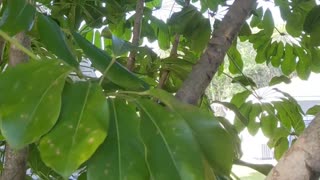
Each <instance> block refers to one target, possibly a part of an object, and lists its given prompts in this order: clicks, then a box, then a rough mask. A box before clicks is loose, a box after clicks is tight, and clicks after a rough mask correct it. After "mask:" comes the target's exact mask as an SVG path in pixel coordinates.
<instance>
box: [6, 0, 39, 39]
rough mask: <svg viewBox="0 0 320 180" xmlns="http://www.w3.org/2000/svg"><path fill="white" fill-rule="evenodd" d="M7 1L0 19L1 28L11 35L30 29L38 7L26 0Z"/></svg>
mask: <svg viewBox="0 0 320 180" xmlns="http://www.w3.org/2000/svg"><path fill="white" fill-rule="evenodd" d="M7 3H8V4H7V6H5V10H4V12H3V14H2V18H1V21H0V29H1V30H2V31H5V32H7V33H8V34H10V35H15V34H17V33H19V32H21V31H28V30H30V29H31V28H32V26H33V23H34V16H35V12H36V9H35V8H34V7H33V6H32V5H31V4H29V3H28V2H27V1H25V0H10V1H8V2H7Z"/></svg>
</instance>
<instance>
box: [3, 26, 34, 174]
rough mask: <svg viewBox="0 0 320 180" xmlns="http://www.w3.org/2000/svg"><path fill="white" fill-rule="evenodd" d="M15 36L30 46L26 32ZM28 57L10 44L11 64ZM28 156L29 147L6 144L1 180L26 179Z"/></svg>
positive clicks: (23, 43)
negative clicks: (15, 147) (16, 147)
mask: <svg viewBox="0 0 320 180" xmlns="http://www.w3.org/2000/svg"><path fill="white" fill-rule="evenodd" d="M15 38H16V39H17V41H18V42H20V43H21V44H22V45H23V46H24V47H26V48H30V44H31V43H30V39H29V38H28V37H27V36H26V34H25V33H24V32H21V33H19V34H17V35H16V36H15ZM28 59H29V57H28V56H27V55H26V54H24V53H23V52H21V51H20V50H19V49H17V47H15V46H14V45H11V46H10V54H9V66H12V67H14V66H16V65H17V64H20V63H25V62H27V61H28ZM22 91H23V90H22ZM21 93H23V92H21ZM27 157H28V148H27V147H26V148H23V149H20V150H15V149H12V148H11V147H10V146H9V145H8V144H6V149H5V161H4V170H3V172H2V176H1V180H24V179H25V177H26V168H27Z"/></svg>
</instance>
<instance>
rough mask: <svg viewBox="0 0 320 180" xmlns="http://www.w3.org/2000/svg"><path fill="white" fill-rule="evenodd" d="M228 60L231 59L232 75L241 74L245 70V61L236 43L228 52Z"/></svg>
mask: <svg viewBox="0 0 320 180" xmlns="http://www.w3.org/2000/svg"><path fill="white" fill-rule="evenodd" d="M227 55H228V59H229V62H230V63H229V71H230V73H232V74H241V73H242V70H243V61H242V58H241V54H240V53H239V51H238V49H237V47H236V43H233V45H232V46H231V47H230V48H229V50H228V52H227Z"/></svg>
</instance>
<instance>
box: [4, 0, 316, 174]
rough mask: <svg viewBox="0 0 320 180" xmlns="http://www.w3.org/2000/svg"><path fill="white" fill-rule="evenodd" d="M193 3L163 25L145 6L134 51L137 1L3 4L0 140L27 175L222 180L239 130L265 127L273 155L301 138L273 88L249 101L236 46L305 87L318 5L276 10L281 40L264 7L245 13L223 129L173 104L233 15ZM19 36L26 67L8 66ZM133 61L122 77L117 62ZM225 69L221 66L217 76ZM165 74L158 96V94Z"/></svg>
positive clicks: (293, 115)
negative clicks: (236, 88)
mask: <svg viewBox="0 0 320 180" xmlns="http://www.w3.org/2000/svg"><path fill="white" fill-rule="evenodd" d="M199 1H200V8H199V5H197V6H196V5H194V3H197V0H193V1H192V3H191V4H189V3H186V2H184V1H182V0H176V3H177V4H178V5H180V6H181V10H180V11H178V12H174V13H172V15H171V16H170V18H169V19H168V20H167V21H164V20H162V19H159V17H156V16H154V15H153V11H156V10H157V9H161V7H162V1H161V0H146V1H145V3H144V8H143V16H142V20H141V32H140V45H139V46H134V45H133V44H132V43H130V40H131V38H132V36H133V35H132V28H133V26H134V23H135V22H134V17H135V15H132V14H134V13H135V11H136V4H137V1H133V0H120V1H119V0H77V1H72V0H35V1H31V2H29V1H26V0H7V1H3V2H2V5H1V11H0V13H1V21H0V35H1V36H2V38H3V39H2V41H4V40H5V41H7V44H6V46H5V48H4V49H3V53H2V54H3V55H2V57H1V58H2V59H1V60H0V70H1V72H2V73H1V74H0V92H1V93H0V129H1V135H2V139H1V140H2V142H3V143H4V142H7V143H8V144H9V145H10V146H11V147H13V148H16V149H20V148H23V147H26V146H29V148H30V152H29V158H28V167H29V168H30V169H31V174H29V175H30V176H38V177H40V178H43V179H60V178H68V177H70V176H71V175H72V174H74V175H75V176H78V175H79V176H80V177H79V178H84V179H139V180H140V179H215V178H217V179H220V178H226V179H228V178H229V177H230V171H231V167H232V164H233V162H234V160H237V159H239V158H240V156H241V152H240V149H239V145H240V140H239V138H238V133H240V132H241V131H242V130H243V129H244V128H245V127H247V128H248V131H249V132H250V133H251V134H253V135H254V134H255V133H256V132H257V131H258V130H259V129H262V131H263V133H264V135H265V136H267V137H268V138H269V139H270V141H269V146H270V147H271V148H275V155H276V158H280V157H281V155H282V154H283V153H284V152H285V151H286V150H287V148H288V139H287V136H288V135H290V134H294V135H297V136H298V135H299V134H300V133H302V132H303V130H304V128H305V126H304V122H303V120H302V115H303V112H302V110H301V108H300V106H299V105H298V104H297V102H296V100H295V99H293V98H292V97H291V96H290V95H289V94H286V93H284V92H280V91H279V90H275V91H279V92H280V93H281V94H282V95H283V96H281V97H278V99H271V100H268V99H267V98H265V97H262V96H260V95H258V94H257V93H256V92H255V90H256V89H257V88H256V84H255V82H254V81H253V80H252V79H251V78H249V77H247V76H246V75H245V74H244V73H243V68H244V66H245V64H244V63H243V60H242V57H241V56H242V55H241V54H240V52H239V50H238V49H237V43H241V42H244V41H247V42H250V43H251V44H253V47H254V49H255V50H256V52H257V54H256V57H255V61H256V63H266V64H268V65H272V66H274V67H276V68H279V69H281V70H282V73H283V75H282V76H277V77H274V78H273V79H272V80H271V82H270V84H276V83H280V82H286V81H288V79H289V76H290V75H291V74H292V73H296V74H297V75H298V76H299V77H300V78H302V79H307V78H308V76H309V75H310V73H311V72H320V49H319V46H320V15H319V11H320V6H319V5H317V4H316V1H315V0H292V1H283V0H274V6H276V7H279V9H280V13H281V17H282V19H283V20H284V21H286V27H285V30H279V29H278V28H277V27H275V23H274V18H276V17H273V15H272V10H270V9H269V8H264V6H262V7H260V5H261V4H260V5H258V6H257V8H256V9H255V10H254V11H253V12H252V14H251V16H250V18H249V19H248V21H247V22H246V23H245V24H244V26H243V27H242V29H241V31H240V32H239V34H238V37H239V38H238V39H236V40H235V41H234V42H233V45H232V46H231V48H230V49H229V50H228V53H227V59H226V61H227V63H225V65H228V74H229V76H230V77H231V78H233V82H234V83H239V84H240V85H242V86H243V87H245V90H244V91H242V92H240V93H237V94H235V95H234V96H233V97H232V99H231V102H230V103H227V102H220V103H221V104H223V105H225V106H226V107H227V108H229V109H231V110H233V111H234V112H235V114H236V117H235V121H234V122H235V123H234V125H232V124H230V123H229V122H228V121H227V120H226V119H224V118H221V117H215V116H214V115H213V113H212V112H211V110H210V105H209V104H208V103H206V102H208V98H207V97H206V96H205V95H204V96H203V97H202V99H201V101H200V102H199V107H196V106H192V105H187V104H184V103H181V102H179V101H178V100H177V99H176V98H174V96H173V95H172V93H175V92H176V91H177V90H178V89H179V88H180V86H181V84H182V83H183V81H184V80H185V79H186V78H187V75H188V74H189V72H190V71H191V70H192V66H193V65H194V64H195V63H196V62H197V60H198V59H199V58H200V56H201V53H202V52H203V51H204V49H205V48H206V46H207V43H208V41H209V39H210V35H211V33H212V31H214V30H215V29H216V28H219V24H220V20H219V18H216V17H218V16H221V15H223V11H221V9H225V10H228V7H229V6H230V2H229V1H224V0H216V1H207V0H199ZM218 12H219V13H218ZM221 13H222V14H221ZM204 15H205V16H204ZM206 15H208V16H209V18H207V16H206ZM21 31H25V32H27V34H28V36H29V37H30V39H31V49H23V48H21V51H23V52H25V53H28V55H29V56H30V58H31V60H30V62H29V63H26V64H21V65H18V66H17V67H8V66H7V64H8V61H9V55H8V54H9V53H10V52H9V50H10V49H9V44H14V45H17V46H18V45H19V43H18V42H17V41H15V39H14V38H13V36H14V35H16V34H17V33H19V32H21ZM177 35H180V38H178V48H177V53H176V54H174V53H173V54H174V55H170V56H167V57H160V56H159V55H157V52H154V51H153V49H152V48H150V47H147V46H142V45H141V44H142V43H143V42H144V41H149V42H156V43H157V44H158V46H159V47H160V48H161V49H162V50H169V49H171V48H172V47H173V45H172V44H174V42H175V40H176V39H177V38H176V36H177ZM133 51H134V52H136V62H135V68H134V69H133V71H132V72H131V71H129V70H127V68H126V67H125V64H126V61H127V59H128V53H129V52H133ZM87 59H89V60H90V62H91V63H92V68H94V69H95V70H97V71H99V72H100V73H101V74H102V76H101V77H99V78H95V77H88V76H86V75H85V73H84V72H83V71H81V68H80V67H82V66H83V65H81V64H80V62H81V61H83V60H87ZM223 71H224V66H223V65H222V66H221V68H220V69H219V72H218V75H221V74H223ZM165 72H167V73H168V77H167V78H166V81H165V82H164V85H163V86H162V89H160V88H156V87H157V86H158V83H159V79H161V76H162V75H163V74H164V73H165ZM75 76H76V77H77V78H74V77H75ZM75 79H76V80H75ZM191 88H192V87H191ZM252 97H255V98H252ZM313 113H314V112H313Z"/></svg>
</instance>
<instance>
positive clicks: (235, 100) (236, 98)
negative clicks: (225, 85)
mask: <svg viewBox="0 0 320 180" xmlns="http://www.w3.org/2000/svg"><path fill="white" fill-rule="evenodd" d="M250 94H251V92H250V91H248V90H245V91H243V92H240V93H237V94H235V95H233V97H232V99H231V101H230V102H231V103H232V104H234V105H236V107H238V108H240V106H241V105H242V104H243V103H244V102H246V99H247V98H248V97H249V96H250Z"/></svg>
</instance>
